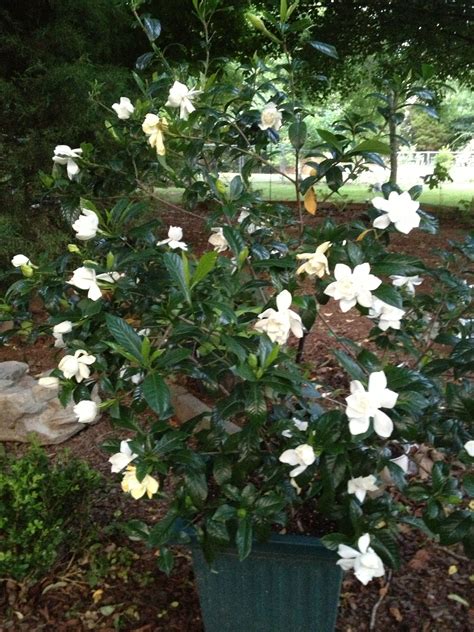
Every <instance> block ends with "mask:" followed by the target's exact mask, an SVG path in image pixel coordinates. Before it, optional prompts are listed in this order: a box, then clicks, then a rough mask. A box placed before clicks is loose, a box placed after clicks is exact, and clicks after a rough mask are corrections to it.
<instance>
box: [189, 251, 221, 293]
mask: <svg viewBox="0 0 474 632" xmlns="http://www.w3.org/2000/svg"><path fill="white" fill-rule="evenodd" d="M218 256H219V254H218V253H217V252H216V251H215V250H209V251H208V252H205V253H204V254H203V255H202V257H201V258H200V259H199V262H198V264H197V266H196V269H195V270H194V274H193V277H192V280H191V287H194V286H195V285H197V284H198V283H199V282H200V281H202V280H203V279H204V278H205V277H206V276H207V275H208V274H209V273H210V272H212V270H214V268H215V266H216V261H217V257H218Z"/></svg>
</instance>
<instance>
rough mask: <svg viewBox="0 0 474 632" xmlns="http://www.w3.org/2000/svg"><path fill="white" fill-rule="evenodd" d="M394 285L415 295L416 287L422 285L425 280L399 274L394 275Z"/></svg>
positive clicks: (392, 277)
mask: <svg viewBox="0 0 474 632" xmlns="http://www.w3.org/2000/svg"><path fill="white" fill-rule="evenodd" d="M390 278H391V279H392V285H394V286H395V287H404V288H405V289H406V291H407V292H409V293H410V294H414V293H415V286H416V285H421V284H422V283H423V279H422V278H421V277H420V276H400V275H398V274H392V276H391V277H390Z"/></svg>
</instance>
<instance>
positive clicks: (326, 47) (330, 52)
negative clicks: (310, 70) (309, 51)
mask: <svg viewBox="0 0 474 632" xmlns="http://www.w3.org/2000/svg"><path fill="white" fill-rule="evenodd" d="M310 44H311V46H312V47H313V48H315V49H316V50H317V51H319V52H320V53H323V55H327V56H328V57H332V58H333V59H339V55H338V54H337V50H336V49H335V47H334V46H331V44H325V43H324V42H318V41H317V40H313V41H312V42H310Z"/></svg>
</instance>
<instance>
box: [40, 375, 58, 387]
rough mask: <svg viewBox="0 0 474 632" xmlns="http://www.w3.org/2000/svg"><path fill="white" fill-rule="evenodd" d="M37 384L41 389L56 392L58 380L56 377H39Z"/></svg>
mask: <svg viewBox="0 0 474 632" xmlns="http://www.w3.org/2000/svg"><path fill="white" fill-rule="evenodd" d="M38 384H39V385H40V386H42V387H43V388H50V389H51V390H53V389H55V390H57V389H58V388H59V379H58V378H57V377H51V376H48V377H40V379H39V380H38Z"/></svg>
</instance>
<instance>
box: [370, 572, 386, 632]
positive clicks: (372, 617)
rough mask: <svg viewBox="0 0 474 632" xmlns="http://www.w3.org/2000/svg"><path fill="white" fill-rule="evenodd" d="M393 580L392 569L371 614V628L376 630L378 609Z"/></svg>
mask: <svg viewBox="0 0 474 632" xmlns="http://www.w3.org/2000/svg"><path fill="white" fill-rule="evenodd" d="M391 580H392V571H388V573H387V581H386V582H385V585H384V586H383V589H382V592H381V595H380V597H379V598H378V601H377V603H376V604H375V605H374V607H373V608H372V614H371V615H370V625H369V630H375V629H376V627H375V623H376V618H377V610H378V609H379V608H380V604H381V603H382V601H383V600H384V599H385V597H386V596H387V593H388V589H389V587H390V582H391Z"/></svg>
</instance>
